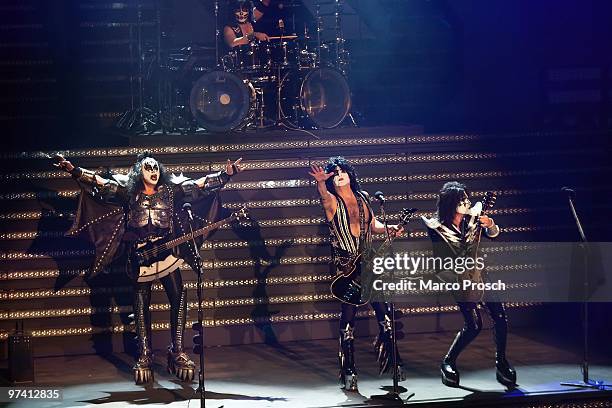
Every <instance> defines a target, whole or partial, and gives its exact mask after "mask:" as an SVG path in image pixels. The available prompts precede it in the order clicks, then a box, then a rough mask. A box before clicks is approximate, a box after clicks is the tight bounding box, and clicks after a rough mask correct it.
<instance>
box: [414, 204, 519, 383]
mask: <svg viewBox="0 0 612 408" xmlns="http://www.w3.org/2000/svg"><path fill="white" fill-rule="evenodd" d="M477 205H478V204H477ZM478 212H479V211H478ZM423 221H424V223H425V225H426V226H427V232H428V235H429V237H430V239H431V241H432V243H433V254H434V256H435V257H440V258H447V257H452V258H455V257H458V256H463V257H465V256H470V254H473V251H474V245H475V244H476V242H477V224H478V217H477V216H476V215H466V216H464V217H463V219H462V221H461V224H460V227H459V228H456V227H455V226H454V225H445V224H443V223H441V222H440V221H439V220H438V219H437V218H431V219H429V218H426V217H423ZM499 232H500V230H499V227H498V226H496V225H494V226H493V227H492V228H490V229H486V228H485V229H484V234H485V235H487V236H488V237H490V238H495V237H497V236H498V235H499ZM437 275H438V278H440V279H441V280H443V281H446V282H448V281H450V280H456V276H457V275H455V274H454V272H453V271H437ZM454 295H455V299H456V301H457V305H458V306H459V310H460V311H461V314H462V316H463V320H464V326H463V329H461V330H460V331H459V332H458V333H457V335H456V337H455V340H454V341H453V343H452V344H451V346H450V349H449V350H448V353H447V354H446V356H445V357H444V359H443V360H442V364H441V366H440V369H441V374H442V382H443V383H444V384H445V385H448V386H450V387H457V386H459V371H458V370H457V367H456V361H457V358H458V357H459V354H460V353H461V352H462V351H463V350H464V349H465V347H467V345H468V344H470V343H471V342H472V340H474V339H475V338H476V336H478V334H479V333H480V331H481V329H482V317H481V313H480V306H483V307H484V308H485V309H486V310H487V312H488V314H489V316H490V317H491V319H492V320H493V325H494V335H495V345H496V350H497V351H496V367H497V379H498V381H499V382H501V383H502V384H504V385H506V386H513V385H514V384H515V383H516V372H515V371H514V369H513V368H512V367H511V366H510V364H509V363H508V361H507V360H506V339H507V333H508V322H507V318H506V311H505V308H504V304H503V303H501V302H491V301H487V302H481V301H479V300H478V299H475V298H474V297H475V295H474V293H473V292H467V293H466V292H457V293H454ZM479 296H480V295H477V296H476V297H479Z"/></svg>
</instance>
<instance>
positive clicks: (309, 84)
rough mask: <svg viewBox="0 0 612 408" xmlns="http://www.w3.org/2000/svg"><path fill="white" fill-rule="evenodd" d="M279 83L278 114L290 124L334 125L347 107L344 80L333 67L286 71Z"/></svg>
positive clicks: (310, 125)
mask: <svg viewBox="0 0 612 408" xmlns="http://www.w3.org/2000/svg"><path fill="white" fill-rule="evenodd" d="M280 86H281V89H280V98H281V99H280V102H281V103H280V104H279V106H280V109H281V115H282V117H283V119H284V121H285V122H287V124H289V125H291V126H294V127H310V128H320V129H330V128H334V127H336V126H338V125H339V124H340V123H342V121H343V120H344V118H345V117H346V115H348V113H349V112H350V110H351V91H350V88H349V85H348V82H347V81H346V78H345V77H344V75H342V74H341V73H340V72H338V71H336V70H335V69H332V68H315V69H312V70H308V71H304V70H302V71H299V72H295V71H290V72H288V73H286V74H285V76H284V77H283V79H282V81H281V85H280Z"/></svg>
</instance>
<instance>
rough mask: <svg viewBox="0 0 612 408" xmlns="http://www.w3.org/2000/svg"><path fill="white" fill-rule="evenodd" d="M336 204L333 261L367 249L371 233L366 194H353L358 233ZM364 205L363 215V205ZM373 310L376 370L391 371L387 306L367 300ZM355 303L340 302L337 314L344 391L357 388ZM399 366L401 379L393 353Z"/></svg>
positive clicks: (344, 208)
mask: <svg viewBox="0 0 612 408" xmlns="http://www.w3.org/2000/svg"><path fill="white" fill-rule="evenodd" d="M335 197H336V201H337V203H338V205H337V207H336V213H335V214H334V217H333V218H332V219H331V221H329V222H328V225H329V229H330V236H331V243H332V258H333V259H334V261H336V260H337V259H338V257H339V256H342V257H346V256H347V254H349V256H350V255H353V256H354V255H356V254H358V253H360V252H367V251H368V248H370V247H371V245H372V233H371V228H370V222H371V220H372V217H373V214H374V213H373V211H372V208H371V206H370V203H369V199H368V196H367V194H366V193H363V192H360V193H358V194H356V195H355V197H356V199H357V205H358V206H359V218H360V222H359V224H360V236H359V237H355V236H354V235H353V234H352V233H351V226H350V219H349V213H348V208H347V206H346V204H345V203H344V201H343V200H342V198H341V197H340V196H339V195H336V196H335ZM363 204H365V207H366V208H367V214H366V213H365V211H364V209H363V207H364V205H363ZM361 267H362V263H361V262H358V263H357V265H356V268H358V270H359V271H361ZM370 305H371V306H372V309H374V314H375V315H376V321H377V322H378V329H379V334H378V337H377V338H376V340H375V342H374V347H375V352H376V355H377V359H378V362H379V373H380V374H383V373H386V372H389V371H390V370H392V367H393V354H392V353H393V351H392V350H393V345H392V344H393V337H392V333H393V332H392V330H391V319H390V317H391V314H390V309H389V305H388V304H387V303H383V302H371V303H370ZM356 313H357V306H355V305H353V304H349V303H342V304H341V314H340V328H339V329H340V333H339V340H338V343H339V351H338V357H339V365H340V384H341V385H342V386H343V387H344V388H345V389H347V390H351V391H355V390H357V370H356V368H355V357H354V354H355V352H354V330H355V315H356ZM397 363H398V365H399V373H400V380H404V379H405V377H404V372H403V370H402V367H403V362H402V360H401V358H400V356H399V353H398V354H397Z"/></svg>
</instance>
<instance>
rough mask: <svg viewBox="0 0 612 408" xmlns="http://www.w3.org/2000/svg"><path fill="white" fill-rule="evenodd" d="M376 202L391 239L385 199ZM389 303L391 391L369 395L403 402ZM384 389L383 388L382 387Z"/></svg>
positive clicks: (403, 389) (403, 390)
mask: <svg viewBox="0 0 612 408" xmlns="http://www.w3.org/2000/svg"><path fill="white" fill-rule="evenodd" d="M376 198H377V199H378V202H379V203H380V214H381V216H382V220H383V225H384V226H385V239H387V240H389V239H391V237H390V235H389V228H388V227H387V212H386V211H385V200H384V198H383V197H381V198H378V197H376ZM388 303H389V313H390V314H391V337H392V341H391V347H392V348H393V350H392V351H391V352H392V353H393V360H392V361H393V387H392V389H391V391H389V392H388V393H387V394H381V395H372V396H370V398H371V399H374V400H386V401H401V402H404V399H403V398H402V397H401V396H400V394H401V393H402V392H406V391H407V390H406V389H405V388H404V387H400V386H399V378H398V377H399V370H398V367H397V339H396V337H395V306H394V305H393V302H388ZM383 389H384V388H383ZM413 395H414V394H412V395H410V396H409V397H408V398H407V399H409V398H411V397H412V396H413Z"/></svg>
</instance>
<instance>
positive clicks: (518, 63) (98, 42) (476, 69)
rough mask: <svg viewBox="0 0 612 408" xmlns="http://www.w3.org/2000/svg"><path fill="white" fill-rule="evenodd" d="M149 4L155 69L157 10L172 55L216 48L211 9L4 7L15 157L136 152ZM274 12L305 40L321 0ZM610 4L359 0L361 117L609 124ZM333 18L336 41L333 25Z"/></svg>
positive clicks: (8, 112) (445, 122)
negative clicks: (27, 151)
mask: <svg viewBox="0 0 612 408" xmlns="http://www.w3.org/2000/svg"><path fill="white" fill-rule="evenodd" d="M138 4H140V6H141V7H140V10H141V21H142V22H143V30H142V39H143V43H144V49H145V51H146V52H145V55H144V63H145V64H144V65H145V66H148V65H153V66H154V65H155V64H156V63H155V62H154V61H153V58H154V57H155V54H156V53H155V48H156V44H157V25H156V21H157V17H158V16H157V10H158V8H157V7H158V6H159V10H160V13H159V17H160V20H161V33H162V49H163V50H164V51H168V52H170V51H171V50H176V49H178V48H180V47H184V46H189V45H194V44H199V45H204V46H212V45H214V13H213V1H211V0H177V1H168V0H157V1H152V0H151V1H145V0H142V1H140V2H137V1H136V0H130V1H124V2H110V1H103V0H81V1H76V0H72V1H68V0H55V1H45V0H28V1H14V0H7V1H4V2H2V6H1V7H2V12H1V13H0V27H1V31H0V36H1V45H2V47H0V73H1V76H2V80H1V82H0V87H1V89H2V91H1V94H2V97H1V99H0V111H1V112H2V114H1V115H0V125H1V126H2V129H3V133H4V138H5V140H7V139H8V140H10V141H11V142H12V143H11V145H12V148H13V149H15V150H22V149H24V147H25V146H27V147H28V148H34V147H38V146H39V147H58V146H64V147H65V146H77V145H78V146H88V145H109V144H113V145H116V144H126V143H127V140H126V139H125V138H123V137H121V136H119V135H118V134H117V132H113V131H112V124H113V123H114V122H115V121H116V120H117V118H118V117H119V115H120V114H121V113H122V112H123V111H125V110H127V109H129V108H130V107H131V106H132V104H133V103H137V100H135V99H134V98H135V96H136V94H137V92H136V89H137V78H136V74H137V70H136V68H137V63H138V53H137V49H136V45H137V39H138V30H137V28H136V27H137V26H136V25H135V23H136V22H137V21H138V10H139V8H138ZM220 4H221V6H222V7H221V10H220V20H221V21H222V22H223V21H224V19H225V16H226V14H227V12H226V1H225V0H220ZM274 4H275V7H273V8H272V10H273V11H272V12H271V13H269V14H268V15H267V16H266V17H264V19H263V20H262V21H261V22H260V25H261V26H263V27H270V26H271V25H273V24H274V22H275V21H277V20H276V19H277V17H278V16H284V17H285V19H286V20H287V22H288V23H287V26H288V27H292V26H293V25H294V24H293V20H292V19H291V18H290V16H291V13H290V12H292V11H295V14H296V16H297V17H296V22H295V27H296V31H297V32H298V33H301V32H302V31H303V29H302V27H303V24H304V23H305V24H307V25H309V26H310V27H311V28H312V24H313V21H312V18H313V17H312V16H313V12H314V4H315V2H314V0H311V1H304V2H301V1H280V0H277V1H276V2H275V3H274ZM279 4H280V5H283V6H284V8H282V9H279V8H278V5H279ZM325 7H326V6H323V7H322V12H324V14H325V13H327V14H329V13H330V12H331V11H332V9H329V7H331V5H328V6H327V9H326V8H325ZM611 9H612V6H611V5H610V2H607V1H604V0H601V1H598V0H595V1H589V2H582V1H578V0H572V1H553V0H542V1H526V0H525V1H522V0H521V1H496V2H490V1H484V0H472V1H453V0H348V1H347V2H346V4H345V9H344V10H345V16H344V20H343V21H344V27H343V28H344V32H345V34H346V37H347V40H348V48H349V49H350V50H351V55H352V57H351V60H352V66H351V71H350V74H349V79H350V83H351V88H352V92H353V101H354V109H353V111H354V114H355V116H356V118H357V119H358V121H359V122H360V124H362V125H368V124H384V125H388V124H406V123H408V124H420V125H424V126H425V128H426V130H427V131H455V130H488V131H503V130H526V129H534V128H537V129H552V128H554V129H559V128H563V129H567V128H597V129H602V128H606V127H608V126H609V125H610V117H611V108H610V83H611V82H612V81H611V78H612V71H611V70H610V63H611V59H612V49H611V48H612V45H611V42H610V41H609V39H610V38H612V25H611V24H610V21H612V12H611ZM323 20H324V21H323V22H324V27H326V28H327V30H326V31H324V37H328V36H330V35H332V31H331V27H332V17H331V16H330V15H327V16H325V17H324V18H323ZM211 53H212V51H211ZM211 55H212V54H211ZM213 60H214V57H213ZM145 73H149V71H148V70H145ZM150 77H151V78H152V79H155V77H156V74H155V70H152V72H151V76H150ZM149 89H150V91H149V92H148V95H145V102H147V103H149V102H150V104H152V103H153V100H154V99H155V98H156V87H155V86H154V85H151V86H149ZM147 98H149V99H151V100H147ZM59 134H61V135H62V137H59V138H58V137H57V135H59Z"/></svg>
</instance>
